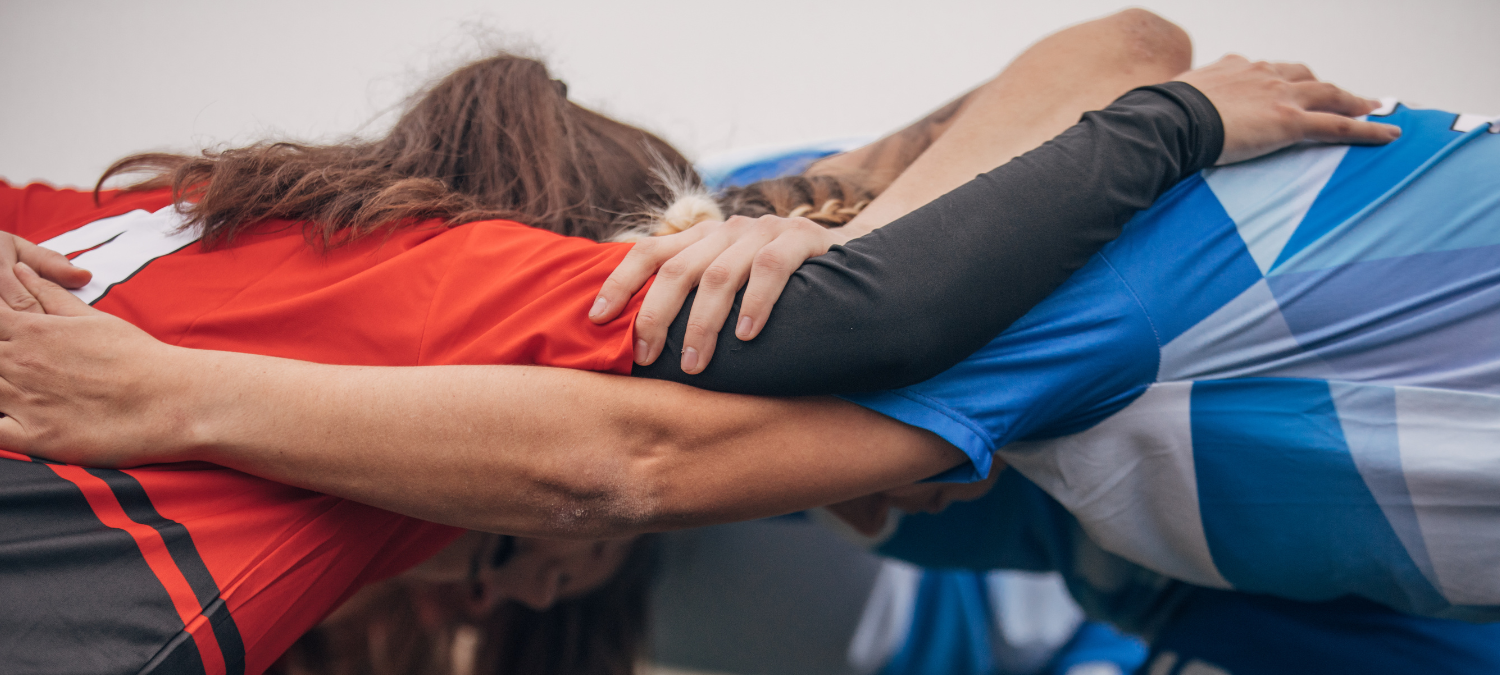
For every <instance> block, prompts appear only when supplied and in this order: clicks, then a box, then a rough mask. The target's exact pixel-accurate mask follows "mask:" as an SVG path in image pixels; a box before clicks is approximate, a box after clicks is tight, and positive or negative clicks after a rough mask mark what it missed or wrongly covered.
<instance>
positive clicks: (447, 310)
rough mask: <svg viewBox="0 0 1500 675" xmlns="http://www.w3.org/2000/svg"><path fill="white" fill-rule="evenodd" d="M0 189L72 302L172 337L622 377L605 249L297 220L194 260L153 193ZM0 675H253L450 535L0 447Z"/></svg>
mask: <svg viewBox="0 0 1500 675" xmlns="http://www.w3.org/2000/svg"><path fill="white" fill-rule="evenodd" d="M101 201H102V206H96V205H95V204H94V203H93V200H92V196H91V195H89V194H87V193H80V192H76V191H71V190H54V189H51V188H48V187H45V186H37V185H33V186H30V187H28V188H25V189H18V188H12V187H10V186H8V185H5V184H3V183H0V229H3V230H5V231H9V232H13V233H16V234H19V235H21V236H23V237H25V238H27V239H29V240H31V241H33V242H36V243H41V244H44V245H46V246H47V247H49V248H53V249H54V250H59V251H60V252H63V253H66V254H77V255H76V257H75V258H74V260H75V263H77V264H78V265H79V266H81V267H84V268H86V269H90V270H91V271H92V272H94V274H95V276H94V280H93V281H92V282H91V283H90V284H89V285H88V286H86V287H85V288H83V289H80V290H79V291H77V292H76V294H77V295H79V296H80V297H82V298H84V299H85V300H87V301H89V302H91V303H92V304H94V306H96V307H98V308H99V309H101V310H104V311H107V312H110V313H112V314H115V315H117V316H120V317H123V318H125V319H127V320H129V321H131V322H132V323H134V324H136V325H137V326H140V327H141V328H143V329H145V330H146V331H147V332H149V333H151V334H152V335H153V336H155V337H157V338H159V339H161V340H163V341H166V342H169V343H173V344H178V345H182V346H189V347H197V348H204V349H219V350H228V351H239V352H250V353H258V354H268V355H274V356H283V357H288V358H297V359H303V360H309V361H319V362H324V363H339V364H365V365H391V366H396V365H424V364H457V363H470V364H476V363H477V364H487V363H488V364H530V363H538V364H546V365H554V366H562V367H569V368H579V369H587V370H600V371H613V372H628V371H629V366H630V349H629V338H630V334H629V326H630V322H629V319H628V313H627V318H626V319H621V320H617V321H615V322H612V323H610V324H608V325H605V326H595V325H594V324H592V323H591V322H589V321H588V320H587V319H586V318H585V317H586V314H587V311H588V306H589V303H591V302H592V301H593V297H594V295H595V292H596V290H597V288H598V287H599V285H600V284H601V283H602V282H603V280H604V278H605V277H606V276H607V275H608V274H609V272H610V271H611V270H612V269H613V268H614V266H615V264H616V263H618V261H619V259H620V258H621V257H623V255H624V253H625V247H624V246H614V245H599V244H595V243H593V242H589V241H586V240H581V239H570V238H564V237H560V236H558V235H554V234H551V233H548V232H543V231H540V230H536V229H532V228H529V227H525V226H523V225H519V224H516V223H509V222H503V221H489V222H480V223H470V224H466V225H462V226H459V227H454V228H445V227H441V226H440V225H438V224H435V223H423V224H418V225H415V226H412V227H407V228H403V229H400V230H397V231H394V232H392V233H391V234H389V235H388V236H382V235H375V236H373V237H370V238H369V239H368V240H362V241H357V242H355V243H353V244H349V245H347V246H344V247H340V248H336V249H333V250H331V251H327V252H320V251H317V250H314V249H313V248H311V247H310V246H308V244H307V243H306V241H305V240H304V237H303V232H302V229H301V227H300V226H299V225H298V224H296V223H286V222H281V223H276V222H272V223H265V224H262V225H260V226H258V227H256V228H255V229H254V230H253V231H251V232H250V233H248V234H247V235H245V236H242V237H240V238H238V239H237V240H236V241H235V242H234V245H233V246H230V247H227V248H221V249H216V250H211V251H206V250H203V249H202V247H200V246H199V245H198V244H197V243H196V236H195V235H194V233H193V232H192V231H182V230H181V229H180V228H179V227H178V226H179V225H180V223H181V217H180V216H179V215H178V214H177V212H176V211H175V209H173V208H172V207H171V205H170V197H169V195H167V194H166V193H165V192H162V191H157V192H148V193H113V192H111V193H105V195H104V196H103V199H102V200H101ZM0 521H3V522H4V526H3V527H0V604H3V606H4V607H5V611H4V612H0V673H12V672H14V673H96V672H97V673H135V672H151V673H179V672H181V673H195V672H203V673H210V674H212V673H225V672H227V673H235V674H237V673H243V672H249V673H258V672H261V671H262V670H264V669H265V668H266V667H267V666H269V665H270V663H271V662H272V661H273V660H274V659H275V658H276V657H278V656H279V655H280V654H281V652H282V651H284V650H285V648H286V647H287V646H288V645H290V644H291V642H292V641H293V640H295V639H296V638H297V637H298V636H300V635H301V634H302V633H303V632H304V631H305V630H307V629H308V628H310V627H311V626H312V625H314V624H316V623H317V622H318V621H319V620H321V618H322V616H324V615H325V614H326V613H327V612H328V611H329V610H330V609H332V608H333V607H335V606H336V605H337V604H338V603H339V602H340V601H342V599H343V598H345V597H347V596H348V595H349V594H350V593H352V592H353V591H354V590H356V589H357V588H359V587H360V586H361V585H363V584H366V583H369V582H372V581H375V580H378V579H381V578H384V577H387V576H390V575H392V574H396V573H399V572H400V571H402V570H403V569H405V568H406V567H409V566H411V565H413V564H415V563H417V562H420V561H421V560H423V559H425V558H426V557H427V556H429V555H431V554H432V553H434V552H436V551H437V550H438V549H440V548H442V547H443V546H444V545H446V544H447V543H448V542H449V541H451V540H452V539H453V538H454V537H455V536H456V535H457V534H458V531H457V530H455V529H453V528H448V527H444V526H438V525H433V524H430V523H425V522H422V521H418V520H415V519H411V518H407V517H404V516H399V515H396V514H393V513H390V512H387V511H382V510H380V509H376V508H373V507H369V506H365V505H362V504H357V503H354V502H350V501H347V500H343V499H337V498H333V497H328V496H326V495H321V494H317V493H312V492H308V491H305V490H301V489H297V488H292V487H287V486H284V485H280V484H276V483H271V482H268V481H264V480H261V479H258V478H254V477H251V476H247V475H245V474H241V473H238V472H235V471H231V470H228V469H223V468H220V467H215V466H210V465H199V464H184V465H159V466H151V467H143V468H138V469H130V470H124V471H111V470H98V469H83V468H80V467H74V466H66V465H57V464H51V463H43V462H36V461H31V460H30V458H27V457H24V456H21V455H18V454H16V453H11V452H6V451H3V450H0Z"/></svg>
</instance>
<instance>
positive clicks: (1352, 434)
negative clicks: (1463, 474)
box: [1328, 382, 1437, 588]
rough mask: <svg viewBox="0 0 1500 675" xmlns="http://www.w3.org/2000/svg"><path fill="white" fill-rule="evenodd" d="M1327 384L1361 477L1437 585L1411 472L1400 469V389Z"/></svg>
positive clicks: (1346, 383) (1387, 520) (1414, 561)
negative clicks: (1408, 475) (1409, 478)
mask: <svg viewBox="0 0 1500 675" xmlns="http://www.w3.org/2000/svg"><path fill="white" fill-rule="evenodd" d="M1328 389H1329V392H1330V393H1331V394H1332V395H1333V404H1334V406H1335V407H1336V408H1337V409H1338V416H1339V426H1340V427H1341V428H1342V429H1343V430H1344V440H1345V442H1346V443H1347V444H1348V446H1349V454H1350V455H1351V456H1352V457H1353V458H1354V464H1355V466H1356V467H1358V469H1359V474H1360V476H1362V477H1364V479H1365V485H1366V486H1367V487H1369V488H1370V493H1371V494H1373V495H1374V496H1375V501H1376V502H1377V503H1379V504H1380V509H1381V510H1382V511H1384V512H1385V519H1386V522H1389V523H1390V524H1391V528H1392V529H1394V530H1395V531H1396V536H1397V537H1399V538H1400V539H1401V543H1402V544H1403V545H1404V546H1406V552H1407V554H1408V555H1410V556H1411V559H1412V562H1413V563H1415V564H1416V566H1417V568H1418V569H1420V570H1421V571H1422V575H1423V576H1424V577H1426V578H1427V581H1428V582H1430V583H1431V584H1432V585H1433V587H1434V588H1436V587H1437V574H1436V573H1435V572H1434V571H1433V567H1432V558H1431V557H1429V556H1428V555H1427V543H1426V542H1425V541H1423V539H1422V526H1421V524H1420V523H1418V522H1417V511H1416V509H1415V508H1414V507H1413V506H1412V500H1411V491H1410V490H1408V489H1407V486H1406V474H1404V473H1402V471H1401V442H1400V439H1399V438H1398V429H1397V426H1396V390H1395V389H1392V388H1391V387H1382V386H1378V385H1369V384H1358V383H1352V382H1330V383H1329V384H1328Z"/></svg>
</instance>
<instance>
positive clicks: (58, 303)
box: [15, 262, 98, 316]
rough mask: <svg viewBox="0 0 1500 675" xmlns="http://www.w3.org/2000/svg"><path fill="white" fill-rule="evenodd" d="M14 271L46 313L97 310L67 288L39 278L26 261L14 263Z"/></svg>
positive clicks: (76, 314) (80, 313) (66, 313)
mask: <svg viewBox="0 0 1500 675" xmlns="http://www.w3.org/2000/svg"><path fill="white" fill-rule="evenodd" d="M15 272H16V278H17V279H20V280H21V284H22V285H24V286H26V290H27V291H29V292H30V293H31V295H32V296H33V297H35V298H36V299H37V302H39V303H41V305H42V309H43V310H45V311H46V313H48V314H51V315H53V316H84V315H87V314H93V313H94V312H97V311H98V310H96V309H94V308H93V307H90V306H89V305H88V303H86V302H84V301H82V300H80V299H78V296H76V295H73V294H72V293H70V292H68V289H66V288H63V287H62V286H58V285H57V284H54V283H52V282H50V281H47V280H46V279H43V278H41V277H40V276H38V275H37V273H36V271H35V270H33V269H31V266H29V265H27V264H26V263H23V262H21V263H16V268H15Z"/></svg>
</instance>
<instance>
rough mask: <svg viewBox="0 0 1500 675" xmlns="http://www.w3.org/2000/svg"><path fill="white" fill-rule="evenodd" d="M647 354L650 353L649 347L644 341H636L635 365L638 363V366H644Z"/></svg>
mask: <svg viewBox="0 0 1500 675" xmlns="http://www.w3.org/2000/svg"><path fill="white" fill-rule="evenodd" d="M649 353H651V347H650V346H649V345H647V344H646V341H645V340H636V341H635V362H636V363H638V364H640V365H643V366H644V365H646V355H647V354H649Z"/></svg>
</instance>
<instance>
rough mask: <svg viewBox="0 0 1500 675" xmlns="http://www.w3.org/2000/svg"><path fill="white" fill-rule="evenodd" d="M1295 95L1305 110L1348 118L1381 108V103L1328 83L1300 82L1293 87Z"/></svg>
mask: <svg viewBox="0 0 1500 675" xmlns="http://www.w3.org/2000/svg"><path fill="white" fill-rule="evenodd" d="M1292 91H1293V95H1294V97H1295V98H1296V101H1297V103H1298V104H1299V105H1301V106H1302V107H1303V108H1305V109H1307V110H1310V111H1314V112H1326V113H1333V114H1336V115H1344V116H1346V117H1358V116H1360V115H1364V114H1366V113H1369V112H1370V111H1371V110H1374V109H1376V108H1379V107H1380V101H1375V100H1371V99H1368V98H1364V97H1361V96H1355V95H1354V94H1351V93H1349V92H1347V91H1344V90H1343V89H1340V88H1339V87H1338V86H1336V85H1333V84H1329V83H1327V82H1299V83H1297V84H1294V85H1292Z"/></svg>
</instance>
